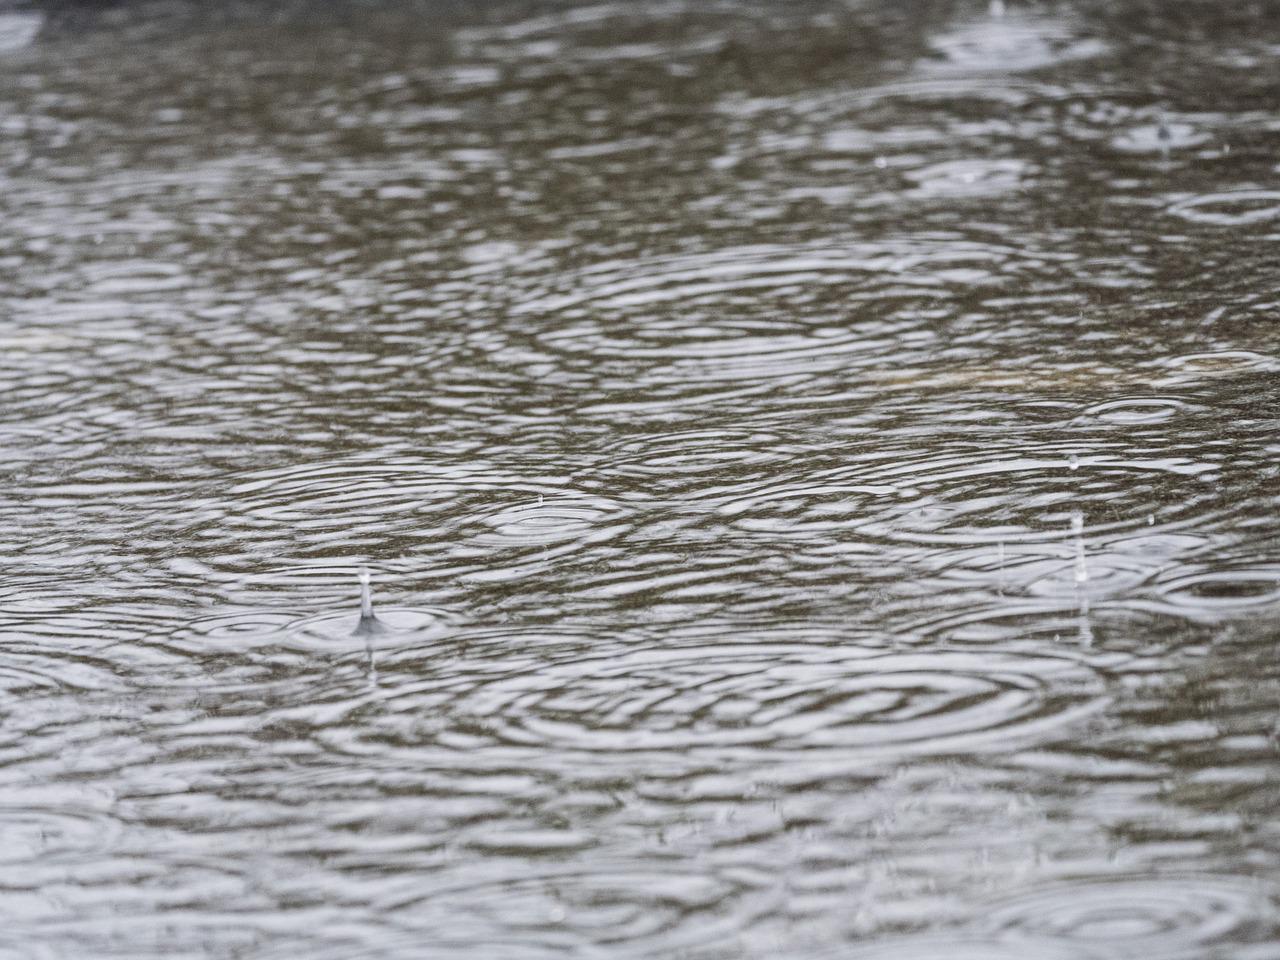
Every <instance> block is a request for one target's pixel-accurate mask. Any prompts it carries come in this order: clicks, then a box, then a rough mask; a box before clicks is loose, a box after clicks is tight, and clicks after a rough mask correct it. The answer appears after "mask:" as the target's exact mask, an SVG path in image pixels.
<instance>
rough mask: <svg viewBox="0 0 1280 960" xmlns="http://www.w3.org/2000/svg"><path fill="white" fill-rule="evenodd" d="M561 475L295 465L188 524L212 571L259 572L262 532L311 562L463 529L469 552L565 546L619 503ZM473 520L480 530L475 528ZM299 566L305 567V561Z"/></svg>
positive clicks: (477, 468) (396, 465) (393, 465)
mask: <svg viewBox="0 0 1280 960" xmlns="http://www.w3.org/2000/svg"><path fill="white" fill-rule="evenodd" d="M561 481H562V478H560V477H556V476H528V475H522V474H520V473H518V472H515V471H507V470H503V469H501V468H498V467H485V466H483V465H476V464H466V465H442V464H437V463H427V462H424V461H421V460H418V459H415V458H403V459H396V458H385V459H380V460H378V461H376V462H375V461H366V460H350V461H337V462H333V463H327V464H320V465H314V464H308V465H301V466H295V467H292V468H290V469H287V470H281V471H271V472H264V473H260V474H255V475H253V476H252V477H250V478H248V479H246V480H245V481H244V482H242V483H240V484H238V485H237V486H235V487H234V488H232V490H231V492H230V496H229V498H228V499H227V500H226V501H224V502H219V503H209V504H207V505H205V506H203V507H202V508H199V509H197V510H196V511H195V517H194V519H193V520H192V524H193V526H195V527H197V528H199V529H198V530H197V531H193V532H192V535H194V536H198V537H200V538H201V540H202V542H204V543H205V546H206V549H207V550H208V551H209V552H210V554H211V555H216V556H218V562H217V563H216V564H212V565H211V567H212V568H214V569H211V570H210V571H209V573H207V574H206V576H216V575H219V570H218V569H216V568H226V567H228V566H231V567H236V568H240V569H241V570H242V571H243V570H253V571H255V573H256V571H258V570H260V569H261V557H260V556H259V555H256V554H254V555H249V554H246V552H245V544H246V543H248V544H254V543H260V542H261V541H262V538H263V536H264V531H268V532H270V533H271V534H273V535H275V536H278V537H279V538H280V539H281V542H282V543H285V544H288V549H289V553H290V555H291V556H292V557H293V558H296V559H298V560H299V561H302V562H305V563H307V564H311V563H315V562H318V561H321V560H324V561H328V560H329V559H330V558H333V557H335V556H341V555H345V556H347V557H351V558H361V557H368V556H376V555H377V554H378V551H379V550H381V549H385V544H387V543H388V542H389V541H391V540H399V541H401V542H405V543H409V544H421V543H424V542H427V541H429V542H436V541H439V540H442V539H450V538H452V539H454V540H460V539H466V538H468V537H472V538H474V539H473V541H472V543H471V547H472V549H473V550H474V551H476V555H477V556H485V554H483V553H481V552H479V551H482V550H484V549H487V548H491V547H493V546H495V545H500V546H507V547H510V546H516V545H525V546H537V545H545V544H547V543H548V542H551V543H554V544H556V545H560V546H572V545H573V544H574V543H575V542H577V541H578V540H581V539H584V535H585V534H588V533H590V532H591V531H592V530H593V529H594V528H596V527H598V526H599V525H601V524H604V523H611V522H614V521H617V520H619V519H621V518H622V517H623V516H624V515H625V511H624V510H623V509H622V508H621V507H620V506H619V505H618V504H616V503H614V502H612V501H610V500H608V499H606V498H603V497H599V496H593V495H591V494H588V493H584V492H580V491H576V490H573V489H569V488H567V487H566V486H565V485H563V483H562V482H561ZM539 498H541V499H542V503H541V505H539V504H538V500H539ZM498 505H501V506H498ZM477 526H481V527H482V528H484V529H483V532H480V533H478V534H477V533H476V532H475V528H476V527H477ZM277 550H279V548H278V547H277ZM224 572H225V570H224ZM306 574H307V576H313V575H314V571H312V570H311V569H310V568H309V567H308V569H307V571H306ZM276 579H279V578H276Z"/></svg>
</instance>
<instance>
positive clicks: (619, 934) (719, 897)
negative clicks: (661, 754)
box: [378, 863, 776, 956]
mask: <svg viewBox="0 0 1280 960" xmlns="http://www.w3.org/2000/svg"><path fill="white" fill-rule="evenodd" d="M521 872H524V871H521ZM745 893H746V890H745V888H744V887H743V885H742V884H741V883H738V882H735V881H733V880H730V879H727V878H723V877H720V876H717V875H716V874H714V873H712V872H710V871H697V872H695V873H687V872H683V871H681V870H680V869H679V868H678V867H673V868H667V869H664V868H649V869H646V868H645V867H643V866H638V865H636V864H634V863H625V864H616V865H613V866H612V868H611V866H610V864H608V863H604V864H600V865H598V866H597V867H596V868H595V869H593V870H591V871H590V872H584V871H582V870H581V869H580V868H579V869H572V868H570V869H565V870H561V871H557V872H544V873H539V874H536V875H533V876H527V875H526V876H519V877H516V878H512V879H501V880H494V879H483V880H477V881H476V882H474V883H465V882H464V883H458V884H454V885H450V886H445V887H440V888H436V889H434V890H430V891H427V892H425V893H424V892H423V890H422V889H421V884H418V883H415V884H414V885H413V888H412V889H411V890H408V891H406V894H405V895H404V896H402V897H394V896H392V897H388V898H387V899H386V900H385V901H384V902H381V903H379V904H378V907H379V910H380V911H381V912H383V913H389V914H391V915H395V916H412V917H414V923H415V925H420V926H423V927H424V929H426V930H429V931H430V934H431V937H432V939H433V940H434V939H436V938H440V939H443V940H454V941H456V942H458V943H464V942H466V940H467V939H474V938H480V939H484V940H489V941H491V942H492V941H497V942H501V941H503V940H506V941H507V942H514V943H521V944H527V945H532V946H533V947H535V948H538V947H552V946H556V945H559V946H561V947H562V948H571V947H583V946H587V945H595V946H601V947H603V946H613V947H615V948H617V947H625V948H626V951H627V953H628V954H630V953H631V952H633V951H635V952H643V953H644V955H646V956H673V955H675V953H674V952H675V951H681V950H688V949H691V948H695V947H698V946H705V945H709V944H713V943H724V942H729V941H731V940H732V938H733V937H734V936H735V935H736V934H738V933H739V932H740V931H741V929H742V927H743V926H744V924H745V923H747V922H749V921H750V919H751V916H752V915H753V914H754V912H755V911H753V910H752V906H754V907H755V908H756V909H757V910H761V909H763V908H765V907H766V906H772V907H773V908H775V909H776V903H771V902H770V901H771V899H772V898H768V897H764V898H757V899H756V900H755V901H754V903H752V904H747V903H744V902H743V900H742V898H743V896H744V894H745ZM731 906H732V907H735V908H736V909H732V910H731V909H729V908H730V907H731ZM484 955H485V956H492V955H493V954H484ZM535 955H536V954H535Z"/></svg>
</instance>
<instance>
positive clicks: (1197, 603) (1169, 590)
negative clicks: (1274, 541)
mask: <svg viewBox="0 0 1280 960" xmlns="http://www.w3.org/2000/svg"><path fill="white" fill-rule="evenodd" d="M1155 589H1156V591H1157V593H1158V594H1159V596H1160V598H1161V599H1162V600H1163V601H1164V602H1165V603H1167V604H1169V605H1170V606H1172V607H1174V608H1176V609H1177V610H1178V611H1179V612H1181V613H1183V614H1184V615H1192V616H1194V615H1195V614H1203V615H1207V616H1215V615H1220V614H1229V613H1236V612H1244V611H1249V610H1254V609H1257V608H1259V607H1265V606H1269V605H1271V604H1275V603H1280V564H1274V563H1270V564H1252V565H1248V566H1215V567H1209V568H1206V569H1200V570H1194V571H1192V572H1187V573H1181V574H1179V575H1178V576H1174V577H1171V578H1169V579H1166V580H1163V581H1161V582H1159V583H1157V584H1156V586H1155Z"/></svg>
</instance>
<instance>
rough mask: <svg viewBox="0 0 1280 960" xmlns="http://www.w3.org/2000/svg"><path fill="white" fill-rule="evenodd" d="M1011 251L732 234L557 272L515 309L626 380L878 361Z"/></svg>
mask: <svg viewBox="0 0 1280 960" xmlns="http://www.w3.org/2000/svg"><path fill="white" fill-rule="evenodd" d="M1011 258H1014V259H1016V258H1017V256H1016V254H1014V253H1012V252H1011V251H1009V250H1007V249H997V248H992V247H990V246H986V245H981V244H973V243H964V242H960V241H955V242H951V243H947V242H941V241H937V240H931V241H928V240H921V241H915V242H913V241H910V240H906V241H900V242H884V243H879V244H867V243H863V244H857V243H854V244H848V245H845V246H839V247H833V246H830V245H821V246H820V245H790V246H783V245H758V246H750V247H734V248H730V249H723V250H716V251H709V252H704V253H699V254H691V255H686V256H681V257H666V258H658V259H652V260H646V261H628V262H623V263H618V262H613V263H607V264H601V265H597V266H595V267H591V268H588V269H585V270H581V271H578V272H576V273H572V274H561V275H558V276H557V278H556V280H557V286H556V287H555V288H552V289H544V290H532V291H529V292H528V293H527V294H526V295H525V296H524V297H523V299H522V300H521V301H520V302H518V303H517V304H516V305H515V307H514V312H515V313H517V314H520V315H523V316H528V317H530V318H531V319H530V321H529V322H534V323H536V322H538V321H539V320H542V321H543V322H544V329H543V331H542V332H541V333H540V334H539V336H538V340H539V343H540V345H541V346H542V347H543V348H544V349H546V350H547V351H549V352H552V353H556V354H559V355H561V356H562V357H565V358H566V362H573V363H580V362H585V361H588V360H589V361H590V362H591V363H592V364H593V366H596V367H600V368H601V370H602V371H603V372H604V373H606V374H607V373H608V371H610V370H613V369H617V370H619V371H624V368H625V371H624V372H627V373H628V374H629V375H630V376H631V377H632V379H633V381H634V379H635V378H636V377H637V376H640V374H638V373H637V372H636V370H635V368H636V367H637V366H642V367H643V368H644V370H643V379H644V382H646V383H650V384H652V383H653V382H655V381H657V382H667V383H687V382H689V381H698V382H699V383H707V382H716V381H719V382H728V381H734V380H749V379H755V380H760V379H767V378H772V377H779V376H790V375H806V374H812V373H817V372H823V371H831V370H837V369H852V368H858V369H875V368H876V367H877V366H878V365H879V364H880V363H882V362H883V357H884V356H885V355H886V354H888V353H890V352H892V353H893V355H894V357H895V362H896V363H900V362H902V352H903V350H904V344H910V343H911V342H913V341H912V336H913V335H914V334H916V333H918V332H919V331H920V330H922V329H924V328H926V327H928V326H929V325H930V324H932V325H934V326H936V323H937V320H938V310H939V309H940V305H941V304H943V303H944V301H946V300H948V299H950V298H953V297H956V296H957V295H959V294H962V293H963V292H964V291H965V290H966V289H967V288H970V287H979V286H989V285H991V284H998V283H1001V282H1004V281H1005V280H1007V276H1006V274H1008V272H1009V271H1011V270H1012V271H1014V272H1018V271H1019V268H1020V267H1021V266H1025V264H1019V263H1014V264H1010V263H1009V261H1010V259H1011ZM939 276H945V277H946V278H947V279H948V281H949V283H948V285H946V286H943V285H940V284H939V282H938V280H939ZM926 304H927V311H926V310H925V305H926ZM801 306H804V307H806V309H804V310H802V311H801V312H799V313H798V312H797V308H798V307H801ZM926 312H927V316H926ZM931 339H932V338H931V336H930V335H928V334H923V335H921V342H922V343H929V342H931ZM602 364H603V366H602Z"/></svg>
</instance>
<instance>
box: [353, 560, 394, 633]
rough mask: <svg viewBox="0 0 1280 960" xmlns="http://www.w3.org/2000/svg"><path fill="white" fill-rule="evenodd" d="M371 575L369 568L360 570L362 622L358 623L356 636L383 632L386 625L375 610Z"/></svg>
mask: <svg viewBox="0 0 1280 960" xmlns="http://www.w3.org/2000/svg"><path fill="white" fill-rule="evenodd" d="M369 583H370V577H369V571H368V570H361V571H360V622H359V623H357V624H356V629H355V636H357V637H368V636H372V635H373V634H377V633H383V632H385V631H386V629H387V628H386V627H385V626H383V624H382V621H381V620H379V619H378V617H377V615H376V614H375V613H374V612H373V594H372V591H371V589H370V587H369Z"/></svg>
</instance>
